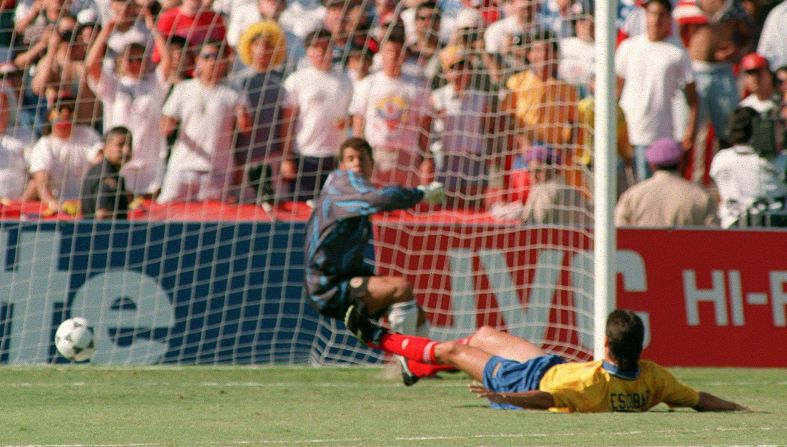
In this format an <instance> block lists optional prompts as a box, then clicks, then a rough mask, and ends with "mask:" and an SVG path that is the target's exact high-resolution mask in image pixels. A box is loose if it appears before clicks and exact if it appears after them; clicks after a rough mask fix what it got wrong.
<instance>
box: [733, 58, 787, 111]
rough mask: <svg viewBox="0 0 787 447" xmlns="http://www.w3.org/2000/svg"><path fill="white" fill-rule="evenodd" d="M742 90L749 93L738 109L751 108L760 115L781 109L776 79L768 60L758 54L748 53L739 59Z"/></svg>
mask: <svg viewBox="0 0 787 447" xmlns="http://www.w3.org/2000/svg"><path fill="white" fill-rule="evenodd" d="M741 71H742V72H743V88H744V90H745V91H748V92H750V94H749V96H747V97H745V98H743V99H742V100H741V102H740V103H739V104H738V106H739V107H751V108H752V109H754V110H756V111H757V113H759V114H760V115H765V114H768V113H771V112H778V111H779V109H780V108H781V101H782V100H781V95H780V92H779V91H778V90H777V89H776V77H775V76H774V74H773V72H771V69H770V65H769V64H768V59H766V58H764V57H763V56H762V55H760V54H759V53H749V54H747V55H746V56H744V57H743V59H741Z"/></svg>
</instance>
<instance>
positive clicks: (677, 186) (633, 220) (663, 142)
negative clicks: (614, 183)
mask: <svg viewBox="0 0 787 447" xmlns="http://www.w3.org/2000/svg"><path fill="white" fill-rule="evenodd" d="M645 157H646V159H647V162H648V163H649V164H650V166H651V169H652V170H653V171H654V172H653V176H652V177H650V178H648V179H647V180H644V181H642V182H639V183H637V184H636V185H634V186H632V187H631V188H629V189H627V190H626V191H625V192H624V193H623V194H622V195H621V196H620V199H619V200H618V203H617V205H616V206H615V225H617V226H626V225H631V226H645V227H681V226H711V225H716V203H715V201H714V200H713V198H712V197H711V195H710V194H709V193H707V192H706V191H705V190H704V189H702V187H700V186H699V185H697V184H696V183H693V182H690V181H688V180H686V179H684V178H683V177H682V176H681V175H680V164H681V162H682V160H683V157H684V151H683V147H682V146H681V144H680V143H678V142H677V141H675V140H674V139H672V138H660V139H657V140H656V141H654V142H653V143H651V144H650V146H648V150H647V151H646V153H645Z"/></svg>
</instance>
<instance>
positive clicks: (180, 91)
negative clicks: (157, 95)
mask: <svg viewBox="0 0 787 447" xmlns="http://www.w3.org/2000/svg"><path fill="white" fill-rule="evenodd" d="M230 56H231V54H230V51H229V49H228V47H227V45H226V43H225V42H223V41H217V42H214V41H208V42H206V43H204V44H202V46H201V48H200V50H199V55H198V56H197V68H196V71H197V75H196V77H195V78H194V79H189V80H186V81H183V82H181V83H180V84H178V85H176V86H175V88H173V89H172V93H171V94H170V96H169V98H168V99H167V101H166V102H165V103H164V108H163V109H162V111H161V113H162V118H161V131H162V133H163V134H164V135H169V134H170V133H172V132H173V131H174V129H175V128H176V126H178V125H179V126H180V130H179V132H178V136H177V139H176V140H175V144H174V145H173V147H172V153H171V155H170V158H169V161H168V162H167V168H166V173H165V174H164V180H163V183H162V186H161V194H159V196H158V199H157V201H158V202H159V203H170V202H175V201H203V200H221V201H225V202H229V201H233V200H234V199H236V197H233V194H232V192H233V189H234V187H235V175H236V167H235V166H236V165H235V157H234V153H233V152H234V151H233V139H234V135H235V131H236V129H237V130H238V131H240V132H248V131H250V130H251V116H250V115H249V104H248V102H247V100H246V96H245V95H243V94H242V93H241V92H240V91H238V90H237V89H235V88H234V86H232V85H231V84H230V83H229V82H228V81H227V80H226V74H227V69H228V66H229V64H230V60H229V59H230Z"/></svg>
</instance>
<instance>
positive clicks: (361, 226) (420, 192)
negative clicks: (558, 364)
mask: <svg viewBox="0 0 787 447" xmlns="http://www.w3.org/2000/svg"><path fill="white" fill-rule="evenodd" d="M338 166H339V169H337V170H335V171H333V172H332V173H331V174H330V176H329V177H328V179H327V180H326V182H325V185H324V186H323V188H322V192H321V193H320V196H319V197H318V198H317V199H316V201H315V205H314V210H313V211H312V215H311V217H310V218H309V222H308V224H307V227H306V256H307V260H306V291H307V294H308V298H309V303H310V304H311V305H312V306H313V307H315V308H316V309H317V310H318V311H319V312H320V313H322V314H323V315H326V316H328V317H332V318H335V319H338V320H341V319H343V318H344V315H345V313H346V312H347V309H348V307H350V306H351V305H354V306H355V308H356V310H357V311H359V312H360V313H362V314H363V315H365V316H368V317H370V318H374V319H377V318H379V317H380V316H382V315H383V313H385V312H386V311H387V312H388V320H389V322H390V324H391V328H393V330H395V331H397V332H401V333H407V334H418V335H421V336H428V334H429V325H428V323H427V321H426V318H425V315H424V313H423V311H422V310H421V309H420V308H419V307H418V305H417V304H416V302H415V300H414V299H413V289H412V286H411V285H410V283H409V282H408V281H407V280H406V279H404V278H402V277H399V276H377V275H375V273H374V267H373V266H371V265H369V264H367V263H366V262H364V254H365V252H366V247H367V245H368V243H369V239H370V238H371V237H372V224H371V222H370V221H369V218H370V217H371V216H372V215H373V214H375V213H378V212H382V211H390V210H395V209H406V208H410V207H412V206H414V205H416V204H418V203H419V202H421V201H424V202H427V203H429V204H436V203H438V202H440V201H442V200H443V198H444V197H445V192H444V190H443V186H442V185H441V184H439V183H432V184H429V185H421V186H419V187H418V188H403V187H400V186H387V187H384V188H377V187H375V186H374V185H372V184H371V182H370V181H369V179H370V178H371V175H372V169H373V167H374V159H373V158H372V148H371V146H370V145H369V143H368V142H367V141H366V140H364V139H362V138H350V139H348V140H346V141H345V142H343V143H342V145H341V147H340V148H339V165H338Z"/></svg>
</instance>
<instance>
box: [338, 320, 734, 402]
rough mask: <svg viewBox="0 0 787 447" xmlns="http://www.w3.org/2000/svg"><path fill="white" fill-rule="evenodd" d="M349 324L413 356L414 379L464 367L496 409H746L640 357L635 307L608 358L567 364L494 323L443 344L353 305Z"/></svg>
mask: <svg viewBox="0 0 787 447" xmlns="http://www.w3.org/2000/svg"><path fill="white" fill-rule="evenodd" d="M345 324H346V325H347V328H348V329H349V330H350V332H352V333H353V334H355V335H356V336H357V337H358V338H359V339H360V340H361V341H364V342H365V343H367V344H368V345H369V346H372V347H374V348H377V349H382V350H385V351H387V352H390V353H393V354H397V355H401V356H404V357H405V358H407V362H406V364H405V367H406V371H404V372H403V377H405V376H406V374H409V375H410V378H411V380H410V381H409V383H410V384H412V383H415V382H416V381H417V379H418V378H419V377H424V376H427V375H431V374H434V372H436V371H440V370H441V369H444V368H458V369H460V370H462V371H464V372H466V373H468V374H469V375H470V376H471V377H472V378H473V379H475V380H476V381H477V382H474V383H473V384H471V385H470V390H471V391H472V392H473V393H475V394H477V395H478V396H479V397H484V398H487V399H488V400H489V401H490V402H491V405H492V406H493V407H496V408H504V409H517V408H529V409H542V410H546V409H553V410H558V411H578V412H608V411H627V412H639V411H647V410H649V409H650V408H652V407H654V406H655V405H657V404H659V403H662V402H663V403H665V404H667V405H669V406H670V407H691V408H693V409H695V410H697V411H744V410H747V408H746V407H743V406H741V405H739V404H736V403H735V402H730V401H727V400H724V399H721V398H718V397H716V396H714V395H712V394H709V393H705V392H701V391H697V390H695V389H694V388H691V387H689V386H687V385H684V384H683V383H681V382H679V381H678V380H677V379H675V377H673V376H672V374H670V373H669V371H667V370H666V369H665V368H663V367H661V366H659V365H657V364H656V363H654V362H651V361H648V360H640V353H641V352H642V343H643V339H644V333H645V328H644V325H643V324H642V320H641V319H640V318H639V316H637V314H635V313H634V312H632V311H629V310H615V311H613V312H612V313H610V314H609V316H608V318H607V325H606V340H605V348H606V355H605V359H604V360H603V361H594V362H567V361H565V360H564V359H562V358H561V357H559V356H557V355H549V354H547V353H545V352H544V351H543V350H541V348H539V347H538V346H536V345H534V344H532V343H530V342H529V341H527V340H525V339H522V338H519V337H515V336H513V335H510V334H507V333H504V332H500V331H497V330H494V329H492V328H489V327H483V328H481V329H479V330H478V331H477V332H475V333H474V334H473V335H471V336H470V337H467V338H465V339H462V340H458V341H449V342H442V343H441V342H437V341H433V340H430V339H428V338H422V337H416V336H410V335H402V334H396V333H391V332H389V331H387V330H385V329H383V328H381V327H379V326H378V325H376V324H375V323H373V322H372V321H370V320H368V319H367V318H365V317H364V316H363V315H361V314H359V313H358V312H356V311H355V309H354V308H350V309H349V310H348V312H347V315H346V317H345ZM405 384H408V381H407V380H405Z"/></svg>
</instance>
